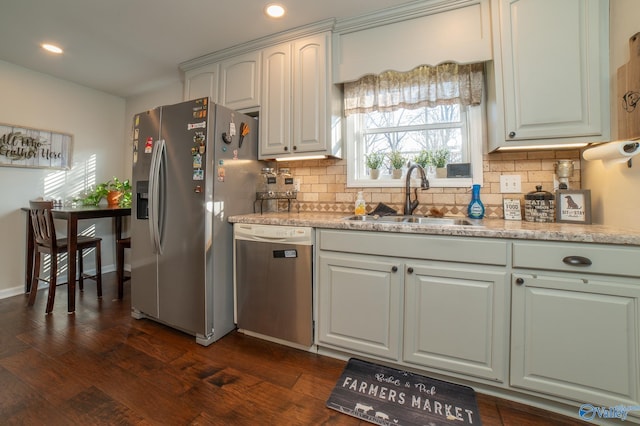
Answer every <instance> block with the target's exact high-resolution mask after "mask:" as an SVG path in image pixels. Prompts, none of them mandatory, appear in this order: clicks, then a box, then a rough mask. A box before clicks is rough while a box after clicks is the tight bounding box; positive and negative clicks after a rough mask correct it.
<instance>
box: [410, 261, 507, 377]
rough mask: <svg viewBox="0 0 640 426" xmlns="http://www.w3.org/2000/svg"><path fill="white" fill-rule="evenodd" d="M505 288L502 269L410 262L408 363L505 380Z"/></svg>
mask: <svg viewBox="0 0 640 426" xmlns="http://www.w3.org/2000/svg"><path fill="white" fill-rule="evenodd" d="M507 286H508V275H507V273H506V271H504V270H503V271H499V270H496V269H492V270H491V269H488V268H486V267H482V266H474V265H464V264H453V265H446V266H445V265H423V264H414V263H408V264H407V269H406V273H405V318H404V352H403V357H404V361H407V362H410V363H413V364H419V365H422V366H425V367H431V368H437V369H442V370H448V371H452V372H456V373H462V374H466V375H472V376H476V377H482V378H486V379H490V380H496V381H503V380H504V378H505V370H506V359H505V358H506V356H504V355H503V354H505V353H506V352H505V351H506V343H505V342H506V334H507V331H506V330H507V325H508V309H507V307H508V302H509V301H508V297H507V292H506V288H507Z"/></svg>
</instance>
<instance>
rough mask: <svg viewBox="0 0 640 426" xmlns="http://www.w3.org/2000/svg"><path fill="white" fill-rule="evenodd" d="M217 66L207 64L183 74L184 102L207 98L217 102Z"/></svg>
mask: <svg viewBox="0 0 640 426" xmlns="http://www.w3.org/2000/svg"><path fill="white" fill-rule="evenodd" d="M218 69H219V66H218V64H208V65H204V66H201V67H199V68H195V69H192V70H189V71H186V72H185V74H184V100H185V101H188V100H192V99H198V98H204V97H206V96H208V97H209V98H211V101H212V102H218V72H219V71H218Z"/></svg>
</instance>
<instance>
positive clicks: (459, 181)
mask: <svg viewBox="0 0 640 426" xmlns="http://www.w3.org/2000/svg"><path fill="white" fill-rule="evenodd" d="M405 185H406V176H405V175H403V176H402V177H401V178H400V179H392V178H391V177H390V176H380V178H379V179H353V180H349V181H347V188H404V187H405ZM471 185H473V179H472V178H450V179H438V178H429V187H431V188H470V187H471ZM419 186H420V179H416V178H412V179H411V187H412V188H415V187H419Z"/></svg>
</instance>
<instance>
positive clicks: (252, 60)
mask: <svg viewBox="0 0 640 426" xmlns="http://www.w3.org/2000/svg"><path fill="white" fill-rule="evenodd" d="M261 64H262V63H261V52H260V51H255V52H249V53H245V54H243V55H238V56H234V57H232V58H229V59H226V60H224V61H222V62H221V63H220V100H219V102H220V104H221V105H224V106H226V107H227V108H231V109H235V110H238V109H247V108H257V107H259V106H260V67H261Z"/></svg>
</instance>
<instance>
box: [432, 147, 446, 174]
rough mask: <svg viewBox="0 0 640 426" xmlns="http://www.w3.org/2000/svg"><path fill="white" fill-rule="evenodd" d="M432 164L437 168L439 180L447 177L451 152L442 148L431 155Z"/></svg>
mask: <svg viewBox="0 0 640 426" xmlns="http://www.w3.org/2000/svg"><path fill="white" fill-rule="evenodd" d="M431 160H432V161H431V164H433V165H434V167H435V168H436V177H437V178H446V177H447V169H446V167H447V162H448V161H449V150H448V149H446V148H440V149H437V150H435V151H433V152H432V153H431Z"/></svg>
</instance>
